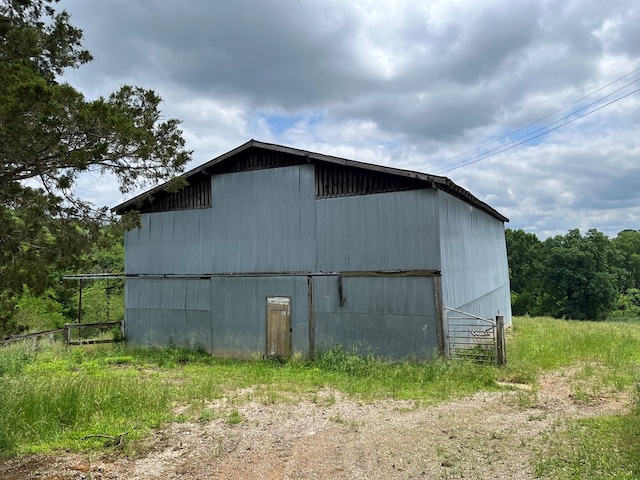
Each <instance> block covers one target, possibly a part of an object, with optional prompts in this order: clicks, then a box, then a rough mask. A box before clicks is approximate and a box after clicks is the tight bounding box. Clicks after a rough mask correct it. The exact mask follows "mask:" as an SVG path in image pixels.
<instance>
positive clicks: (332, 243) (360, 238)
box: [125, 165, 440, 274]
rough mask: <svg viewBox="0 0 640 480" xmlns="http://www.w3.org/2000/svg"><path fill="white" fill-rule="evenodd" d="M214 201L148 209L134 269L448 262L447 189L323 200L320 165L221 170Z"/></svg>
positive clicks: (135, 242)
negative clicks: (442, 196)
mask: <svg viewBox="0 0 640 480" xmlns="http://www.w3.org/2000/svg"><path fill="white" fill-rule="evenodd" d="M212 182H213V184H212V207H211V208H207V209H197V210H184V211H172V212H159V213H152V214H142V215H141V221H142V228H141V229H135V230H131V231H129V232H127V234H126V236H125V251H126V257H125V264H126V267H125V271H126V273H129V274H208V273H251V272H276V273H282V272H318V271H320V272H335V271H353V270H403V269H404V270H415V269H423V270H438V269H439V268H440V252H439V243H438V240H437V238H438V237H437V235H438V231H437V221H438V209H437V203H436V200H437V197H436V196H437V191H436V190H434V189H422V190H409V191H400V192H389V193H378V194H372V195H361V196H351V197H338V198H326V199H316V198H315V193H314V192H315V186H314V170H313V166H312V165H299V166H294V167H285V168H274V169H268V170H253V171H249V172H239V173H229V174H223V175H215V176H214V177H212Z"/></svg>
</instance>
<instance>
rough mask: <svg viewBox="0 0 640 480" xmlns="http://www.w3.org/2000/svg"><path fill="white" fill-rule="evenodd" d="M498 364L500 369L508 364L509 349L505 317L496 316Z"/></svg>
mask: <svg viewBox="0 0 640 480" xmlns="http://www.w3.org/2000/svg"><path fill="white" fill-rule="evenodd" d="M496 363H497V365H498V366H499V367H502V366H504V365H506V364H507V348H506V342H505V338H504V317H503V316H502V315H497V316H496Z"/></svg>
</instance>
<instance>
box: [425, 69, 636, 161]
mask: <svg viewBox="0 0 640 480" xmlns="http://www.w3.org/2000/svg"><path fill="white" fill-rule="evenodd" d="M638 81H640V78H636V79H635V80H633V81H631V82H629V83H627V84H626V85H623V86H622V87H620V88H618V89H616V90H614V91H613V92H611V93H609V94H607V95H605V96H604V97H600V98H599V99H598V100H595V101H593V102H591V103H589V104H587V105H585V106H583V107H580V108H579V109H577V110H574V111H573V112H571V113H569V114H568V115H565V116H564V117H562V118H559V119H558V120H555V121H553V122H551V123H548V124H546V125H543V126H541V127H539V128H537V129H536V130H533V131H532V132H529V133H527V134H526V135H522V136H520V137H518V138H515V139H514V140H511V141H510V142H508V143H506V144H503V145H499V146H497V147H495V148H493V149H491V150H488V151H485V152H482V153H480V154H478V155H476V156H474V157H472V158H471V159H470V160H473V159H475V158H478V157H482V156H485V155H486V156H487V157H489V156H491V155H489V154H491V153H493V152H496V153H500V152H502V151H504V149H505V147H508V146H509V145H512V144H516V143H517V145H522V144H523V143H526V142H528V141H529V140H533V139H535V138H538V137H540V135H535V134H536V133H538V132H546V133H548V132H551V131H553V130H556V129H555V128H553V129H548V128H549V127H551V126H553V125H555V124H557V123H559V122H562V121H563V120H566V119H568V118H571V117H573V116H574V115H576V114H577V113H579V112H581V111H583V110H586V109H587V108H589V107H592V106H593V105H596V104H598V103H600V102H602V101H603V100H605V99H606V98H609V97H611V96H612V95H614V94H616V93H618V92H620V91H622V90H624V89H625V88H627V87H629V86H630V85H633V84H634V83H636V82H638ZM636 91H637V90H636ZM622 98H624V97H620V99H622ZM575 103H576V102H574V104H575ZM614 103H615V102H614ZM607 105H610V103H609V104H607ZM594 111H595V110H594ZM547 117H549V115H547ZM547 117H544V118H547ZM578 118H580V117H578ZM567 123H571V122H567ZM567 123H563V124H562V125H566V124H567ZM534 124H535V122H534V123H531V124H529V126H530V125H534ZM562 125H560V126H562ZM520 130H522V129H520ZM543 134H544V133H543ZM506 136H507V137H508V136H509V135H506ZM502 138H504V137H502ZM491 143H493V142H491ZM514 146H515V145H514ZM475 150H479V148H476V149H474V150H471V151H472V152H473V151H475ZM447 163H448V162H444V163H443V164H442V166H441V168H440V170H438V171H440V172H442V171H447V172H448V171H451V170H454V169H455V168H458V165H459V166H464V165H466V164H467V160H461V161H459V162H455V163H453V164H451V165H450V166H448V167H445V165H446V164H447ZM474 163H475V162H474Z"/></svg>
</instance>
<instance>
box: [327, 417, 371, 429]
mask: <svg viewBox="0 0 640 480" xmlns="http://www.w3.org/2000/svg"><path fill="white" fill-rule="evenodd" d="M329 420H330V421H331V422H334V423H339V424H340V425H345V426H347V427H350V428H358V427H361V426H363V425H364V422H359V421H356V420H346V419H344V418H343V417H342V416H341V415H340V414H336V415H332V416H331V417H329Z"/></svg>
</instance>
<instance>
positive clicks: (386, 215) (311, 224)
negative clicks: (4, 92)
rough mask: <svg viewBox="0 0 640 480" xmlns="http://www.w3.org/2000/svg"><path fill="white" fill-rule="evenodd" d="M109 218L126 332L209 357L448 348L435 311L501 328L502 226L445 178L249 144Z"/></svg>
mask: <svg viewBox="0 0 640 480" xmlns="http://www.w3.org/2000/svg"><path fill="white" fill-rule="evenodd" d="M184 178H185V179H186V180H187V182H188V186H187V187H185V188H183V189H182V190H180V191H178V192H176V193H170V192H167V191H165V190H164V189H163V188H162V186H160V187H157V188H154V189H152V190H149V191H147V192H146V193H143V194H142V195H139V196H137V197H136V198H133V199H131V200H129V201H127V202H124V203H122V204H120V205H118V206H116V207H115V208H114V209H113V210H114V211H115V212H116V213H118V214H122V213H124V212H127V211H129V210H138V211H139V212H140V213H141V225H142V226H141V228H137V229H134V230H131V231H129V232H127V233H126V236H125V256H126V260H125V263H126V265H125V274H126V286H125V308H126V313H125V334H126V337H127V340H128V341H129V342H134V343H137V344H145V345H158V346H162V345H176V346H181V345H185V346H200V347H202V348H204V349H205V350H206V351H208V352H210V353H212V354H214V355H223V356H236V357H256V356H265V357H270V356H277V357H287V356H289V355H291V354H293V353H301V354H303V355H309V356H313V355H314V353H315V352H316V351H317V350H318V349H321V348H327V347H329V346H331V345H336V344H337V345H343V346H346V347H351V346H355V347H357V348H359V349H362V350H363V351H370V352H372V353H374V354H376V355H379V356H383V357H387V358H393V359H397V358H406V357H415V358H427V357H430V356H432V355H433V354H434V353H437V352H443V351H445V350H446V348H447V345H446V343H447V330H446V328H447V327H446V313H445V307H452V308H456V309H459V310H463V311H465V312H470V313H472V314H474V315H478V316H481V317H493V316H495V315H496V313H497V312H498V311H499V312H500V314H501V315H503V316H504V319H505V323H506V324H509V323H510V321H511V306H510V296H509V276H508V268H507V254H506V245H505V233H504V222H505V221H507V219H506V218H505V217H504V216H502V215H501V214H500V213H498V212H497V211H496V210H494V209H493V208H491V207H490V206H489V205H487V204H486V203H484V202H482V201H480V200H479V199H477V198H476V197H474V196H473V195H471V194H470V193H469V192H468V191H466V190H464V189H463V188H461V187H459V186H458V185H456V184H454V183H453V182H452V181H451V180H449V179H447V178H445V177H440V176H433V175H427V174H423V173H418V172H412V171H406V170H400V169H395V168H389V167H382V166H376V165H370V164H366V163H361V162H355V161H352V160H346V159H343V158H337V157H332V156H328V155H322V154H318V153H313V152H308V151H304V150H299V149H295V148H289V147H285V146H279V145H273V144H267V143H263V142H258V141H255V140H251V141H249V142H247V143H246V144H244V145H242V146H240V147H238V148H236V149H234V150H232V151H230V152H228V153H226V154H224V155H222V156H220V157H218V158H215V159H213V160H211V161H209V162H207V163H205V164H204V165H202V166H200V167H198V168H195V169H193V170H191V171H189V172H187V173H185V174H184Z"/></svg>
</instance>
